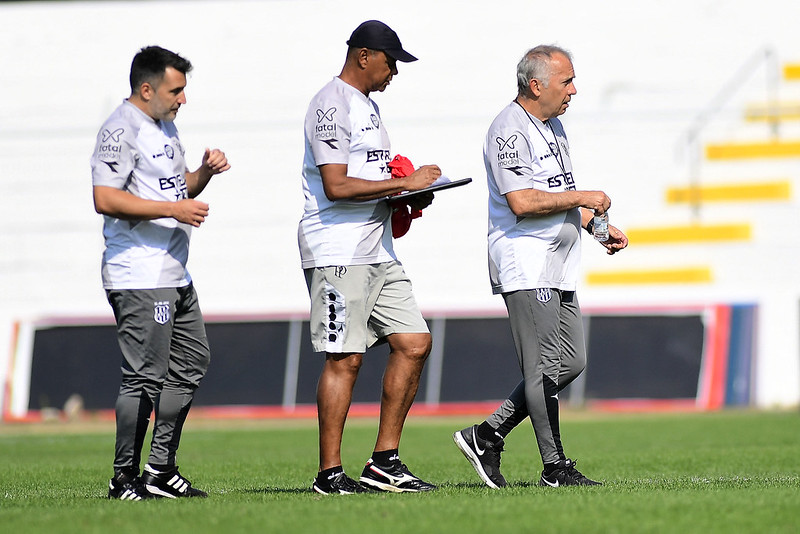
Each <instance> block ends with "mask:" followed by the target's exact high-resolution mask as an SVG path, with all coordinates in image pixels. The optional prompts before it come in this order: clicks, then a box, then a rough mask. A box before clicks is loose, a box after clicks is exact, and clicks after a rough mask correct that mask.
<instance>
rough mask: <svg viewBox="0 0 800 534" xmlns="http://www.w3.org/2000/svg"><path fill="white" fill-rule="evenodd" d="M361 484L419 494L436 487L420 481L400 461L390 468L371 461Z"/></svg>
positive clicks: (381, 489)
mask: <svg viewBox="0 0 800 534" xmlns="http://www.w3.org/2000/svg"><path fill="white" fill-rule="evenodd" d="M359 480H360V482H361V484H363V485H364V486H367V487H368V488H372V489H376V490H380V491H391V492H395V493H401V492H404V491H409V492H419V491H432V490H435V489H436V486H434V485H433V484H429V483H428V482H425V481H424V480H420V479H419V478H417V477H415V476H414V475H413V474H411V471H409V470H408V467H406V464H404V463H402V462H401V461H400V460H399V459H397V460H395V461H394V463H392V465H390V466H382V465H377V464H375V463H374V462H373V461H372V458H370V459H369V461H368V462H367V465H366V466H365V467H364V471H362V472H361V478H360V479H359Z"/></svg>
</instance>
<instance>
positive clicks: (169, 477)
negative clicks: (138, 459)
mask: <svg viewBox="0 0 800 534" xmlns="http://www.w3.org/2000/svg"><path fill="white" fill-rule="evenodd" d="M142 482H143V483H144V487H145V488H147V491H149V492H150V493H152V494H153V495H154V496H156V497H166V498H168V499H177V498H178V497H208V493H206V492H205V491H203V490H199V489H197V488H194V487H192V483H191V482H189V481H188V480H186V479H185V478H183V476H181V474H180V473H179V472H178V467H177V466H175V467H173V468H172V469H170V470H169V471H158V470H156V469H154V468H153V467H151V466H150V464H147V465H145V466H144V471H143V472H142Z"/></svg>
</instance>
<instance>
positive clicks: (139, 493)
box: [108, 475, 153, 501]
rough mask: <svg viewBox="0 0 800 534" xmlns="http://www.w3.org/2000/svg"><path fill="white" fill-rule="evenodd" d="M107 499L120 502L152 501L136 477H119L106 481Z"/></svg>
mask: <svg viewBox="0 0 800 534" xmlns="http://www.w3.org/2000/svg"><path fill="white" fill-rule="evenodd" d="M108 498H109V499H118V500H120V501H143V500H145V499H152V498H153V496H152V495H151V494H150V492H149V491H147V490H146V489H145V487H144V484H142V481H141V479H140V478H139V477H138V476H135V477H131V476H126V475H120V476H117V477H114V478H112V479H111V480H109V481H108Z"/></svg>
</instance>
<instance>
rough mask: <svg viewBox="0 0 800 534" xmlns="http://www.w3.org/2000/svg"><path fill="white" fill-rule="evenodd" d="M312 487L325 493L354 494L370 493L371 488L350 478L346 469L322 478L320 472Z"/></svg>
mask: <svg viewBox="0 0 800 534" xmlns="http://www.w3.org/2000/svg"><path fill="white" fill-rule="evenodd" d="M311 489H313V490H314V491H316V492H317V493H321V494H323V495H331V494H334V495H352V494H354V493H369V490H368V489H367V488H365V487H363V486H361V485H359V483H358V482H356V481H355V480H353V479H352V478H350V477H349V476H347V475H346V474H345V472H344V471H339V472H338V473H333V474H332V475H328V477H327V478H322V477H321V474H320V473H317V476H316V478H315V479H314V484H313V485H312V486H311Z"/></svg>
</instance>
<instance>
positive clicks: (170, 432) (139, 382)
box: [107, 285, 211, 473]
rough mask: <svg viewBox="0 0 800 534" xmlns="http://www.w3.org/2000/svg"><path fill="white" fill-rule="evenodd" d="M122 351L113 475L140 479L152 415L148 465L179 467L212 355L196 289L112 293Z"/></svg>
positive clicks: (109, 296) (108, 294)
mask: <svg viewBox="0 0 800 534" xmlns="http://www.w3.org/2000/svg"><path fill="white" fill-rule="evenodd" d="M107 296H108V301H109V303H110V304H111V307H112V309H113V310H114V317H115V318H116V320H117V339H118V341H119V346H120V349H121V350H122V383H121V385H120V389H119V396H118V397H117V403H116V417H117V439H116V453H115V457H114V470H115V472H116V473H119V472H120V471H123V470H135V471H137V473H138V470H139V464H140V461H141V453H142V445H143V443H144V438H145V434H146V433H147V427H148V424H149V422H150V413H151V411H152V410H153V409H155V423H154V426H153V438H152V442H151V446H150V457H149V460H148V463H151V464H157V465H174V464H175V461H176V460H175V456H176V453H177V450H178V445H179V443H180V438H181V432H182V430H183V424H184V422H185V421H186V416H187V415H188V413H189V408H190V407H191V404H192V398H193V396H194V392H195V390H196V389H197V386H198V385H199V384H200V381H201V380H202V378H203V376H205V374H206V370H207V369H208V364H209V362H210V360H211V353H210V350H209V347H208V340H207V338H206V330H205V324H204V322H203V316H202V314H201V312H200V306H199V304H198V301H197V295H196V293H195V291H194V287H193V286H192V285H189V286H187V287H182V288H164V289H136V290H109V291H107Z"/></svg>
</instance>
